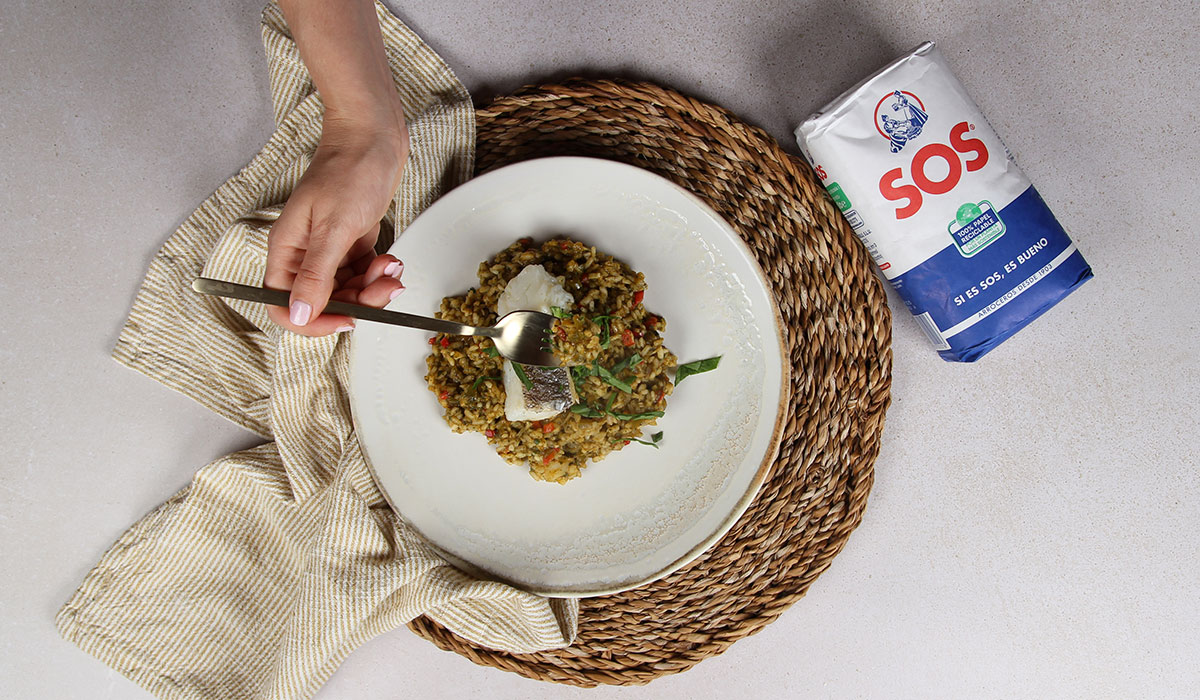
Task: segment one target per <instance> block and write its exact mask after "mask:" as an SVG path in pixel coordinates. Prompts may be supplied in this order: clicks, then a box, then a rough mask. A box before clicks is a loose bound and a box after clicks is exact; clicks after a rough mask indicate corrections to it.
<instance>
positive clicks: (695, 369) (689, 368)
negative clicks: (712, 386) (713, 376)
mask: <svg viewBox="0 0 1200 700" xmlns="http://www.w3.org/2000/svg"><path fill="white" fill-rule="evenodd" d="M720 362H721V356H720V355H717V356H716V357H710V358H708V359H705V360H696V361H695V362H688V363H687V364H682V365H679V367H678V368H676V370H675V386H679V383H680V382H682V381H683V380H684V379H687V378H688V377H690V376H692V375H693V374H700V373H701V372H711V371H712V370H714V369H716V368H717V365H718V364H720Z"/></svg>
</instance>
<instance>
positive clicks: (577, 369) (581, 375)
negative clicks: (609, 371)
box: [571, 365, 592, 390]
mask: <svg viewBox="0 0 1200 700" xmlns="http://www.w3.org/2000/svg"><path fill="white" fill-rule="evenodd" d="M590 376H592V370H591V368H590V367H587V366H586V365H575V366H573V367H571V381H573V382H575V389H576V390H578V389H579V387H581V386H583V382H584V380H585V379H587V378H588V377H590Z"/></svg>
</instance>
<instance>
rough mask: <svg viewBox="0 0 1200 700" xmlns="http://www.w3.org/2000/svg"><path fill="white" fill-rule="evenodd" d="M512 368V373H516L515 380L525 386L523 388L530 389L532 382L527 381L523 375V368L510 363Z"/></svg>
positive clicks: (527, 377)
mask: <svg viewBox="0 0 1200 700" xmlns="http://www.w3.org/2000/svg"><path fill="white" fill-rule="evenodd" d="M512 368H513V371H514V372H516V373H517V379H520V380H521V383H522V384H524V385H525V388H526V389H532V388H533V382H532V381H531V380H530V379H529V376H528V375H527V374H525V368H524V367H522V366H521V365H520V364H518V363H516V362H514V363H512Z"/></svg>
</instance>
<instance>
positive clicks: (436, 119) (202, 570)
mask: <svg viewBox="0 0 1200 700" xmlns="http://www.w3.org/2000/svg"><path fill="white" fill-rule="evenodd" d="M377 10H378V13H379V19H380V23H381V26H382V29H383V36H384V41H385V44H386V46H387V52H388V59H389V62H390V63H391V67H392V71H393V73H394V75H395V79H396V86H397V89H398V90H399V91H400V95H401V97H402V99H403V101H404V108H405V112H406V114H407V115H408V118H409V129H410V135H411V139H412V151H411V155H410V157H409V160H408V164H407V166H406V169H405V173H404V177H403V182H402V183H401V186H400V189H399V191H398V192H397V194H396V198H395V202H394V206H393V207H392V209H391V210H390V211H389V213H388V217H387V223H388V224H390V225H391V227H392V230H395V231H401V230H403V228H404V227H405V226H406V225H407V224H408V223H409V222H410V221H411V220H412V219H413V217H415V216H416V215H417V213H418V212H420V211H421V210H422V209H423V208H424V207H426V206H427V205H429V204H430V203H431V202H432V201H433V200H434V199H436V198H437V197H438V196H439V195H440V194H442V193H443V192H444V191H445V190H447V189H449V188H451V187H453V186H455V185H457V184H459V183H461V182H463V181H464V180H466V179H467V178H468V177H470V174H471V169H472V161H473V158H474V138H475V133H474V112H473V110H472V107H471V101H470V97H469V95H468V94H467V92H466V90H465V88H464V87H463V86H462V84H461V83H459V82H458V80H457V79H456V78H455V76H454V74H453V73H452V72H451V70H450V69H449V68H448V67H447V66H446V64H445V63H444V62H443V61H442V60H441V59H440V58H439V57H438V56H437V55H436V54H435V53H434V52H433V51H432V50H431V49H430V48H429V47H428V46H426V45H425V44H424V43H423V42H422V41H421V40H420V39H419V38H418V37H417V36H416V35H415V34H413V33H412V32H411V31H410V30H409V29H408V28H407V27H405V26H404V25H403V24H402V23H401V22H400V21H399V20H397V19H396V18H395V17H393V16H392V15H391V14H390V13H389V12H388V11H387V10H386V8H384V7H383V6H382V5H378V4H377ZM263 43H264V44H265V46H266V53H267V57H268V60H269V64H270V77H271V80H270V83H271V90H272V99H273V103H274V108H275V118H276V122H277V124H278V127H277V129H276V131H275V133H274V135H273V136H272V137H271V139H270V141H269V142H268V143H267V145H266V146H265V147H264V148H263V150H262V151H261V152H260V153H259V154H258V155H257V156H256V157H255V158H254V159H253V160H252V161H251V162H250V164H249V165H247V166H246V167H245V168H244V169H243V170H242V171H241V172H239V173H238V174H237V175H236V176H234V177H233V178H232V179H231V180H229V181H228V182H226V183H225V184H224V185H223V186H221V188H220V189H218V190H217V191H216V193H214V194H213V195H212V196H211V197H209V199H208V200H207V201H205V202H204V203H203V204H202V205H201V206H200V208H199V209H197V210H196V211H195V213H193V214H192V215H191V216H190V217H188V219H187V220H186V221H185V222H184V223H183V225H182V226H181V227H180V228H179V230H178V231H176V232H175V234H174V235H172V236H171V238H170V239H169V240H168V241H167V243H166V244H165V245H164V246H163V248H162V250H161V251H160V252H159V253H158V255H157V256H156V257H155V259H154V260H153V262H152V263H151V265H150V270H149V273H148V274H147V276H146V280H145V283H144V284H143V286H142V289H141V291H140V292H139V294H138V297H137V300H136V302H135V303H134V306H133V310H132V312H131V313H130V316H129V320H128V323H127V324H126V326H125V328H124V329H123V331H122V333H121V336H120V339H119V341H118V342H117V346H116V349H115V351H114V356H115V357H116V359H117V360H118V361H119V362H122V363H124V364H126V365H128V366H130V367H132V368H134V369H136V370H138V371H141V372H144V373H145V374H147V375H149V376H150V377H153V378H154V379H157V380H159V381H161V382H162V383H164V384H166V385H167V386H170V387H172V388H174V389H177V390H179V391H181V392H183V393H184V394H186V395H188V396H190V397H192V398H194V399H195V400H197V401H199V402H200V403H202V404H203V405H205V406H207V407H209V408H211V409H212V410H214V411H216V412H217V413H219V414H221V415H223V416H225V417H226V418H228V419H230V420H232V421H234V422H236V423H238V424H239V425H242V426H244V427H246V428H247V429H249V430H252V431H254V432H255V433H257V434H258V435H260V436H262V437H263V438H264V439H266V440H268V442H266V443H265V444H263V445H261V446H259V447H256V448H253V449H249V450H245V451H242V452H238V453H235V454H232V455H229V456H228V457H225V458H223V459H220V460H217V461H216V462H214V463H213V464H210V465H208V466H207V467H205V468H203V469H202V470H200V472H199V473H197V474H196V477H195V479H194V480H193V481H192V483H191V484H190V485H189V486H188V487H187V488H185V489H183V490H182V491H180V492H179V493H177V494H176V495H175V496H174V497H172V498H171V499H170V500H168V501H167V502H166V503H164V504H163V505H162V506H160V507H159V508H158V509H157V510H155V511H154V512H153V513H151V514H150V515H148V516H146V517H145V518H144V519H143V520H141V521H140V522H138V523H137V524H135V525H134V526H133V527H132V528H131V529H130V530H129V531H128V532H127V533H125V534H124V535H123V536H122V537H121V538H120V539H119V540H118V541H117V543H116V544H115V545H113V547H112V549H111V550H109V552H108V553H107V554H105V555H104V557H103V559H101V561H100V563H99V564H97V566H96V568H95V569H94V570H93V571H92V572H91V573H90V574H89V575H88V576H87V578H86V579H84V581H83V583H82V585H81V586H80V588H79V590H78V591H77V592H76V594H75V595H74V597H72V599H71V600H70V601H69V602H68V603H67V604H66V606H65V607H64V608H63V609H62V610H61V611H60V612H59V614H58V617H57V619H56V622H57V625H58V629H59V630H60V631H61V632H62V634H63V636H65V637H66V638H67V639H70V640H71V641H73V642H75V643H76V644H78V645H79V646H80V647H81V648H83V649H84V650H85V651H87V652H89V653H91V654H94V655H95V656H97V657H98V658H100V659H101V660H102V661H104V662H105V663H107V664H109V665H110V666H112V667H113V668H115V669H117V670H118V671H120V672H121V673H123V674H125V675H126V676H128V677H129V678H131V679H133V680H134V681H135V682H137V683H138V684H140V685H141V686H142V687H144V688H146V689H147V690H149V691H150V692H152V693H154V694H155V695H158V696H160V697H163V698H188V699H198V698H307V697H311V696H312V695H314V694H315V693H316V692H317V690H318V689H319V688H320V687H321V685H322V683H324V681H325V680H326V679H327V678H328V677H329V676H330V674H332V673H333V671H334V669H335V668H336V667H337V665H338V664H339V663H340V662H341V661H342V660H343V659H344V658H345V657H346V656H347V655H348V654H349V653H350V652H351V651H352V650H353V649H354V648H355V647H357V646H358V645H360V644H362V643H363V642H365V641H367V640H368V639H370V638H371V637H374V636H376V635H379V634H381V633H383V632H386V631H388V630H391V629H394V628H396V627H399V626H401V625H403V624H405V623H406V622H408V621H409V620H411V619H413V618H414V617H416V616H418V615H422V614H425V615H429V616H430V617H432V618H434V619H435V620H437V621H438V622H439V623H441V624H443V625H445V626H446V627H448V628H449V629H451V630H452V631H454V632H455V633H457V634H459V635H461V636H463V637H465V638H467V639H469V640H471V641H472V642H474V643H476V644H479V645H483V646H487V647H492V648H496V649H502V650H506V651H512V652H531V651H537V650H541V649H548V648H554V647H561V646H566V645H569V644H570V643H571V641H572V640H573V639H574V635H575V630H576V624H577V612H578V608H577V604H576V603H575V602H574V601H562V600H549V599H546V598H541V597H538V596H535V595H532V594H529V593H525V592H522V591H519V590H516V589H513V588H511V587H509V586H505V585H502V584H499V583H496V582H491V581H482V580H478V579H474V578H471V577H469V576H467V575H465V574H463V573H461V572H459V571H457V570H456V569H454V568H453V567H451V566H450V565H448V564H447V563H446V562H445V561H444V560H442V559H441V558H440V557H439V556H438V555H437V554H436V553H435V552H434V551H432V550H431V549H430V548H429V547H428V546H427V545H426V544H425V543H424V542H423V541H422V540H421V538H420V537H419V536H418V535H417V534H416V533H414V532H413V531H412V530H411V529H409V528H408V527H407V526H405V525H404V523H403V522H401V521H400V520H399V519H398V518H397V517H396V515H395V513H393V512H392V511H391V510H390V509H389V507H388V506H387V504H386V502H385V501H384V499H383V497H382V495H381V494H380V492H379V489H378V487H377V486H376V485H375V483H374V481H373V479H372V477H371V474H370V471H369V470H368V468H367V465H366V462H365V460H364V457H363V454H362V452H361V450H360V449H359V445H358V441H357V439H356V437H355V434H354V428H353V425H352V423H351V419H350V408H349V404H348V402H347V397H346V386H347V383H348V382H347V374H348V361H347V357H348V352H347V351H348V347H347V338H346V337H344V336H343V337H339V336H331V337H327V338H305V337H301V336H298V335H293V334H291V333H286V332H283V331H281V330H280V329H279V328H278V327H276V326H274V325H273V324H271V323H270V322H269V321H268V320H267V316H266V313H265V311H264V310H263V308H262V307H259V306H257V305H254V304H249V303H245V302H225V301H222V300H218V299H215V298H213V297H204V296H200V295H197V294H194V293H193V292H192V291H191V289H190V283H191V281H192V279H193V278H195V277H196V276H197V275H200V274H203V275H205V276H208V277H215V278H220V279H227V280H231V281H234V282H241V283H245V284H255V285H257V284H261V281H262V275H263V269H264V264H265V257H266V240H267V231H268V230H269V228H270V226H271V223H272V222H273V221H274V220H275V219H276V218H277V217H278V214H279V211H280V210H281V209H282V205H283V203H284V202H285V201H286V199H287V197H288V194H289V193H290V192H291V190H292V188H293V187H294V186H295V185H296V183H297V182H298V180H299V178H300V176H301V175H302V174H303V173H304V170H305V168H306V167H307V166H308V164H309V162H310V159H311V156H312V153H313V150H314V149H315V147H316V144H317V140H318V138H319V137H320V133H321V115H322V106H321V102H320V98H319V97H318V95H317V94H316V93H315V91H314V89H313V85H312V83H311V81H310V79H309V76H308V73H307V71H306V70H305V68H304V65H303V64H302V63H301V61H300V56H299V53H298V52H297V50H296V46H295V44H294V43H293V41H292V39H291V37H290V36H289V34H288V30H287V27H286V25H285V23H284V21H283V15H282V13H281V12H280V11H279V8H278V7H276V6H275V5H274V4H271V5H269V6H268V7H267V8H266V9H265V10H264V12H263ZM385 230H386V229H385Z"/></svg>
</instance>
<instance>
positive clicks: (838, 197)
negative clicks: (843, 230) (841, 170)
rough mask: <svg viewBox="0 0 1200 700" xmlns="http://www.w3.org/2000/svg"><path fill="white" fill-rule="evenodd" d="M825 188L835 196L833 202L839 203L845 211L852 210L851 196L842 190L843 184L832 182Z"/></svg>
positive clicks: (840, 207)
mask: <svg viewBox="0 0 1200 700" xmlns="http://www.w3.org/2000/svg"><path fill="white" fill-rule="evenodd" d="M825 189H827V190H829V196H830V197H833V203H834V204H836V205H837V208H838V209H841V210H842V211H843V212H846V211H849V210H850V198H849V197H847V196H846V193H845V192H843V191H842V186H841V185H839V184H837V183H836V182H831V183H829V184H828V185H826V186H825Z"/></svg>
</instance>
